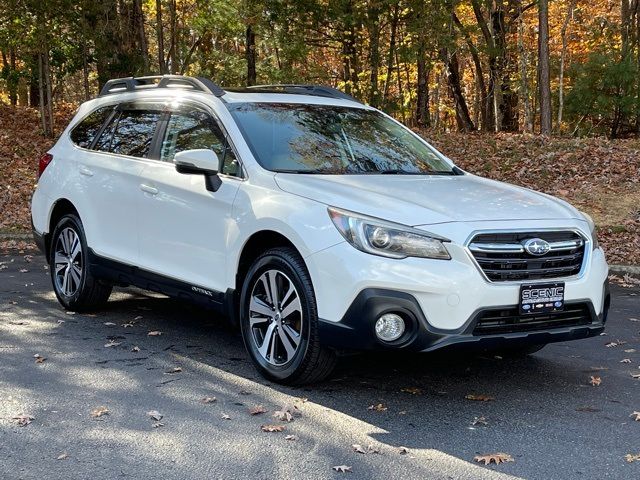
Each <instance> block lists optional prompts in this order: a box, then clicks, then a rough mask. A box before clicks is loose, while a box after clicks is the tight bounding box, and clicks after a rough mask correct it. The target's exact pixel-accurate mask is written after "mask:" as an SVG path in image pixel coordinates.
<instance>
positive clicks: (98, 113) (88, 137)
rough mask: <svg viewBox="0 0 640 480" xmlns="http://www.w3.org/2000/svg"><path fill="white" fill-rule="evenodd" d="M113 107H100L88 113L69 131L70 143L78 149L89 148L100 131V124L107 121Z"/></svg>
mask: <svg viewBox="0 0 640 480" xmlns="http://www.w3.org/2000/svg"><path fill="white" fill-rule="evenodd" d="M112 110H113V107H112V106H111V107H102V108H99V109H97V110H95V111H94V112H92V113H90V114H89V115H88V116H86V117H85V118H84V120H82V121H81V122H80V123H79V124H78V125H76V126H75V128H74V129H73V130H71V134H70V136H71V141H72V142H73V143H75V144H76V145H77V146H78V147H82V148H89V147H91V144H92V143H93V139H94V138H95V136H96V135H97V134H98V132H99V131H100V128H101V127H102V124H103V123H104V122H105V121H106V120H107V118H108V117H109V114H110V113H111V112H112Z"/></svg>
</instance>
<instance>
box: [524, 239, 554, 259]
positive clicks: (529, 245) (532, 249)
mask: <svg viewBox="0 0 640 480" xmlns="http://www.w3.org/2000/svg"><path fill="white" fill-rule="evenodd" d="M524 249H525V250H526V251H527V253H528V254H530V255H535V256H536V257H540V256H542V255H546V254H547V253H549V250H551V246H550V245H549V242H547V241H546V240H542V239H541V238H531V239H529V240H527V241H526V242H524Z"/></svg>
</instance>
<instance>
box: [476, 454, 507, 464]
mask: <svg viewBox="0 0 640 480" xmlns="http://www.w3.org/2000/svg"><path fill="white" fill-rule="evenodd" d="M473 459H474V460H475V461H476V462H478V463H484V464H485V465H489V464H490V463H495V464H496V465H499V464H501V463H505V462H513V461H515V460H514V459H513V457H512V456H511V455H509V454H508V453H502V452H498V453H487V454H484V455H476V456H475V457H473Z"/></svg>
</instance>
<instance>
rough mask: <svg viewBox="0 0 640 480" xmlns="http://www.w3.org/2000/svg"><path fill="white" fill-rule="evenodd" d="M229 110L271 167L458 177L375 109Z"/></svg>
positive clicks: (254, 106)
mask: <svg viewBox="0 0 640 480" xmlns="http://www.w3.org/2000/svg"><path fill="white" fill-rule="evenodd" d="M228 108H229V111H230V112H231V115H232V116H233V117H234V119H235V120H236V123H237V124H238V126H239V128H240V130H241V131H242V134H243V136H244V138H245V140H246V141H247V143H248V144H249V148H251V151H252V153H253V155H254V156H255V157H256V159H257V160H258V162H259V163H260V165H262V166H263V167H264V168H266V169H267V170H271V171H274V172H293V173H324V174H372V173H373V174H375V173H383V174H384V173H386V174H418V175H420V174H422V175H424V174H440V175H455V172H454V171H453V170H452V167H451V166H450V165H449V163H447V162H446V161H445V160H444V158H442V156H441V155H439V154H438V153H437V152H436V151H435V150H433V149H431V148H429V147H428V146H427V145H425V143H423V142H422V141H420V139H418V138H416V136H415V135H413V134H412V133H411V132H410V131H409V130H408V129H406V128H405V127H403V126H401V125H399V124H398V123H396V122H394V121H393V120H391V119H389V118H387V117H386V116H384V115H382V114H381V113H379V112H376V111H374V110H365V109H361V108H349V107H336V106H329V105H304V104H282V103H238V104H230V105H228Z"/></svg>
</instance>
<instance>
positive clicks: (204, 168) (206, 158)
mask: <svg viewBox="0 0 640 480" xmlns="http://www.w3.org/2000/svg"><path fill="white" fill-rule="evenodd" d="M173 163H174V164H175V166H176V171H177V172H178V173H184V174H189V175H204V178H205V184H206V187H207V190H209V191H210V192H215V191H217V190H218V189H219V188H220V185H221V184H222V181H221V180H220V177H218V171H219V170H220V159H219V158H218V155H217V154H216V152H214V151H213V150H209V149H206V148H200V149H194V150H184V151H182V152H178V153H176V154H175V157H174V158H173Z"/></svg>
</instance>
